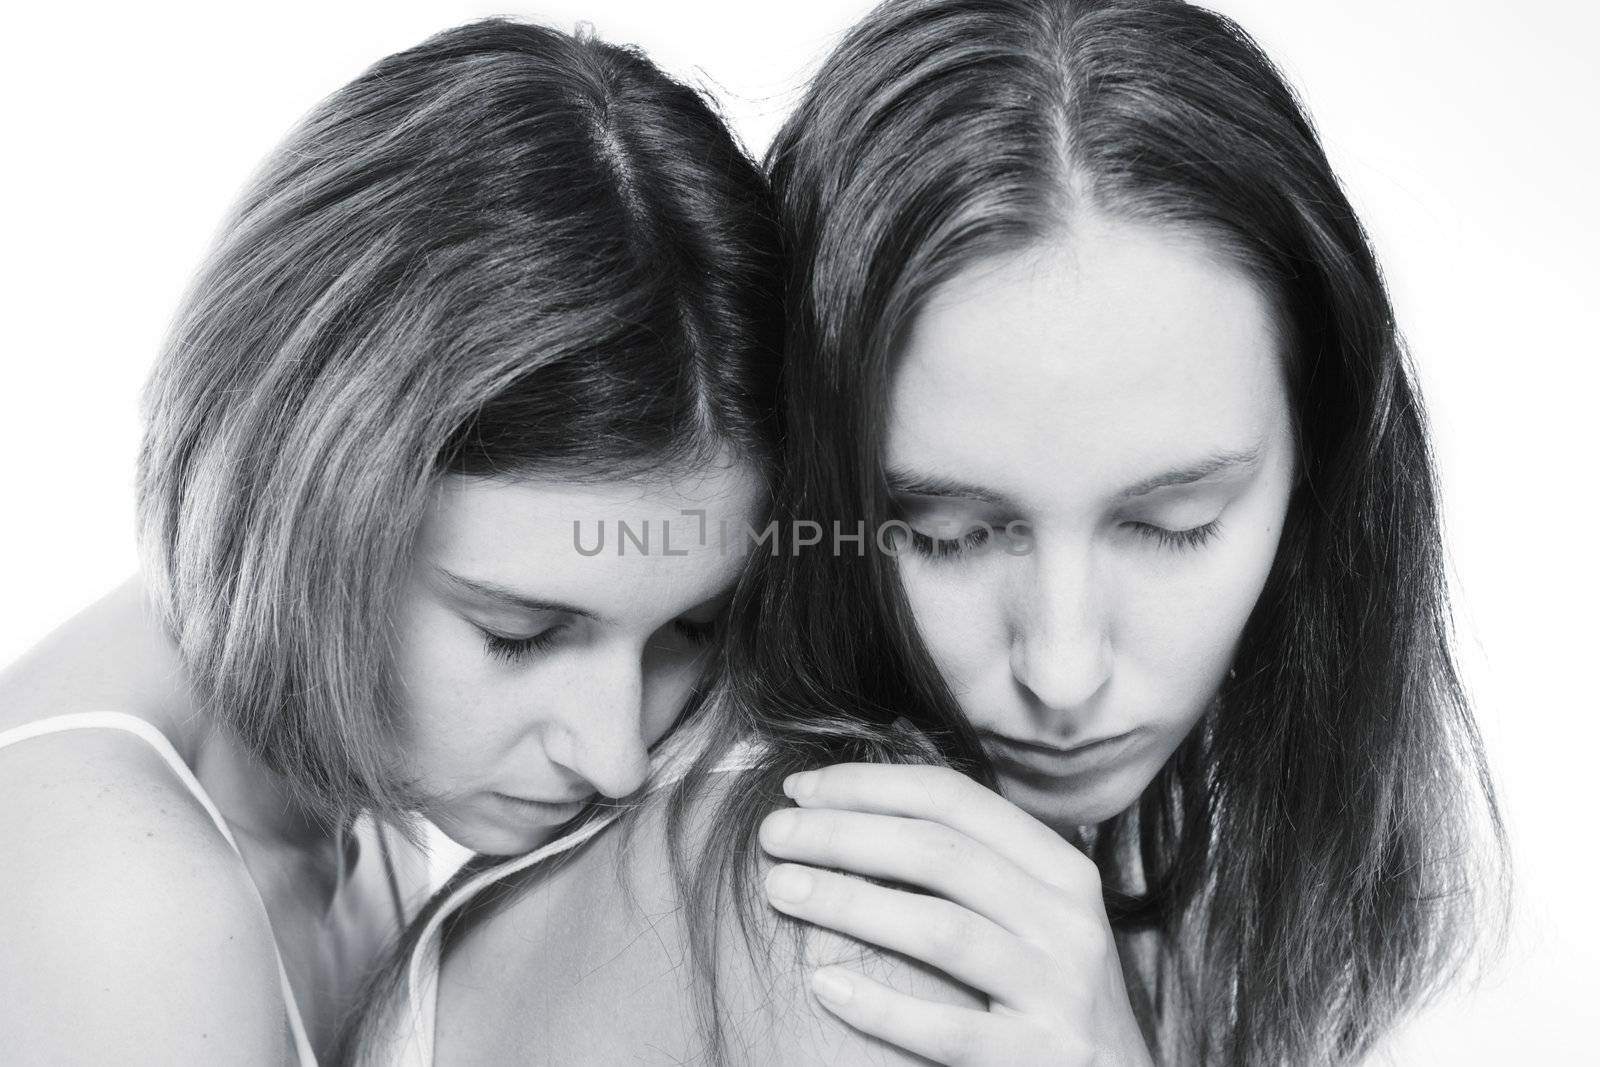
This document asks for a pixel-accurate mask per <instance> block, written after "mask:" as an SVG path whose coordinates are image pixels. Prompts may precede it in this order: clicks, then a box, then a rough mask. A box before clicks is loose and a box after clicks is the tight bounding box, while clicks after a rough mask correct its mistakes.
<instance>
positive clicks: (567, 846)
mask: <svg viewBox="0 0 1600 1067" xmlns="http://www.w3.org/2000/svg"><path fill="white" fill-rule="evenodd" d="M698 743H699V739H697V738H693V737H692V736H691V735H690V733H689V730H688V729H685V730H682V731H679V733H678V734H675V735H673V737H672V738H669V739H668V741H667V743H666V744H664V745H662V746H661V748H660V750H658V751H657V752H656V753H655V755H654V757H653V758H652V760H651V763H652V774H651V777H650V783H649V785H648V786H647V790H646V791H647V792H650V793H655V792H659V791H660V790H662V789H665V788H667V787H668V786H671V785H674V784H676V783H677V782H678V781H679V780H680V779H681V778H682V777H683V775H684V773H685V772H686V771H687V770H688V768H689V766H690V764H691V763H692V762H693V756H694V752H695V745H696V744H698ZM763 748H764V746H763V745H762V744H760V743H759V742H755V741H750V740H743V741H740V742H739V743H737V744H735V745H733V746H732V747H731V748H730V749H729V750H728V752H727V754H726V755H724V757H723V758H722V759H721V760H720V761H718V762H717V764H716V766H714V767H713V768H712V769H711V770H712V773H713V774H726V773H729V772H733V771H742V770H748V769H749V768H751V767H753V766H755V765H756V763H757V762H758V760H759V758H760V756H761V753H762V751H763ZM627 810H628V809H626V808H612V809H610V810H608V811H607V812H606V813H605V814H602V815H599V816H596V817H595V818H594V819H593V820H592V821H590V822H587V823H584V824H583V825H582V826H580V827H578V828H577V829H576V830H573V831H572V832H571V833H569V834H567V835H566V836H564V837H560V838H557V839H556V840H554V841H552V842H550V843H549V844H547V845H545V846H544V847H542V848H538V849H535V850H534V851H532V852H529V853H527V854H526V855H522V856H516V857H513V858H512V859H509V860H507V861H506V862H504V863H500V864H496V865H495V866H493V867H486V868H484V869H483V870H481V871H479V872H478V873H477V874H474V875H472V876H471V877H469V878H467V879H466V880H465V881H463V882H462V883H461V884H460V885H457V886H455V887H454V888H453V889H451V890H450V893H449V896H448V897H446V898H445V899H444V900H443V901H442V902H441V903H440V904H439V906H438V907H437V908H436V909H434V912H433V914H432V915H430V916H429V917H428V920H427V922H426V923H425V924H424V926H423V928H422V932H421V934H419V935H418V937H417V940H416V941H415V942H414V943H413V945H412V948H411V958H410V960H409V961H408V965H407V967H406V985H405V990H406V996H405V999H404V1001H403V1002H402V1003H403V1008H404V1010H405V1012H406V1018H404V1019H402V1020H399V1021H398V1024H397V1025H396V1027H395V1028H394V1031H395V1033H396V1037H397V1041H396V1045H395V1047H394V1048H393V1049H392V1051H391V1055H392V1056H394V1059H392V1060H391V1061H390V1062H391V1063H392V1065H393V1067H432V1064H433V1037H434V1030H435V1025H436V1023H435V1020H436V1015H437V1012H438V1003H439V954H440V953H439V949H440V946H439V936H440V934H439V932H440V930H441V929H442V927H443V926H444V923H445V920H447V919H448V918H450V916H451V915H454V914H455V913H456V912H457V911H460V910H461V908H462V906H463V905H465V904H467V903H468V902H469V901H471V900H472V899H473V898H474V897H475V896H477V895H478V894H479V893H480V892H482V891H483V890H484V889H486V888H487V887H489V886H491V885H493V884H494V883H496V882H499V881H501V880H503V879H505V878H509V877H511V876H512V875H514V874H516V873H517V872H518V871H524V870H527V869H528V868H529V867H532V866H533V865H535V864H537V863H542V862H543V861H544V860H547V859H549V858H550V857H552V856H556V855H559V854H560V853H563V852H570V851H571V850H572V849H575V848H577V847H578V846H579V845H581V844H583V843H584V842H585V841H588V840H589V839H590V838H592V837H594V836H595V835H596V834H598V833H599V832H600V831H602V830H604V829H605V828H606V827H608V826H610V825H611V824H612V823H613V822H616V821H617V819H618V818H620V817H621V816H622V815H623V814H625V813H626V811H627ZM391 1018H392V1017H391Z"/></svg>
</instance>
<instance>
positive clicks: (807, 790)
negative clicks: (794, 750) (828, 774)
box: [783, 771, 817, 800]
mask: <svg viewBox="0 0 1600 1067" xmlns="http://www.w3.org/2000/svg"><path fill="white" fill-rule="evenodd" d="M816 789H817V776H816V775H815V774H813V773H811V772H810V771H798V772H796V773H795V774H791V775H789V777H787V778H785V779H784V780H783V795H784V796H786V797H788V798H789V799H790V800H804V799H805V798H806V797H809V796H810V795H811V794H812V793H814V792H816Z"/></svg>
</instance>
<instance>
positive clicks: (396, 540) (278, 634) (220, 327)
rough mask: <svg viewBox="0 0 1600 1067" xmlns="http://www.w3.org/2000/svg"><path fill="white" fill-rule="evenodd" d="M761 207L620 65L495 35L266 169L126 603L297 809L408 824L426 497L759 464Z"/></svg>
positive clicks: (651, 75) (163, 386)
mask: <svg viewBox="0 0 1600 1067" xmlns="http://www.w3.org/2000/svg"><path fill="white" fill-rule="evenodd" d="M776 249H777V244H776V229H775V225H774V223H773V220H772V212H771V208H770V203H769V197H768V194H767V190H766V184H765V181H764V179H763V177H762V176H761V174H760V172H759V170H758V169H757V168H756V167H755V166H754V164H753V163H752V162H751V161H750V160H749V159H748V158H747V157H746V155H745V154H744V153H743V152H742V150H741V149H740V147H739V146H738V144H737V143H736V142H735V140H734V139H733V137H732V136H731V135H730V134H729V132H728V131H727V129H726V128H725V127H724V126H723V124H722V123H721V121H720V120H719V118H718V117H717V115H716V114H715V113H714V111H713V109H712V108H711V107H710V106H709V105H708V103H707V102H706V101H705V100H704V99H702V98H701V97H700V96H699V95H698V94H697V93H695V92H694V91H692V90H690V89H688V88H686V87H685V86H683V85H680V84H678V83H676V82H674V81H672V80H671V79H669V78H668V77H667V76H666V75H664V74H663V73H662V72H661V71H659V70H658V69H656V68H655V67H654V66H653V65H651V64H650V62H649V61H648V60H646V59H645V58H644V57H643V56H642V55H640V54H639V53H637V52H635V51H632V50H630V49H625V48H620V47H616V46H613V45H609V44H606V43H603V42H600V41H598V40H595V39H593V38H592V36H589V35H587V34H584V35H580V36H577V37H574V36H570V35H567V34H563V33H560V32H557V31H554V30H550V29H546V28H542V27H539V26H534V25H525V24H520V23H515V22H510V21H504V20H490V21H484V22H479V23H474V24H470V25H466V26H463V27H460V28H457V29H453V30H449V31H447V32H444V33H441V34H439V35H437V36H435V37H433V38H430V39H429V40H427V41H426V42H424V43H423V44H421V45H419V46H417V47H415V48H412V49H410V50H408V51H404V52H401V53H398V54H396V55H393V56H390V57H388V58H386V59H384V60H382V61H380V62H378V63H377V64H376V65H374V66H373V67H372V68H371V69H369V70H368V71H367V72H366V73H364V74H362V75H361V76H360V77H358V78H356V79H355V80H354V81H353V82H351V83H350V84H348V85H346V86H345V87H344V88H342V89H340V90H339V91H337V92H336V93H334V94H333V95H332V96H330V97H329V98H328V99H326V100H325V101H323V103H322V104H321V105H320V106H318V107H317V108H316V109H315V110H314V111H313V112H312V113H311V114H310V115H309V116H308V117H307V118H306V119H305V120H304V121H303V122H302V123H301V124H300V126H299V127H298V128H297V129H296V130H295V131H294V132H293V133H291V134H290V135H289V137H288V139H287V140H286V141H285V142H284V143H283V144H282V145H281V146H280V147H279V148H278V149H277V151H276V152H275V153H274V154H273V155H272V156H271V157H270V158H269V159H268V161H267V162H266V163H265V165H264V167H263V169H262V170H261V172H260V173H259V174H258V175H257V177H256V178H255V179H254V180H253V182H252V184H251V185H250V186H249V187H248V189H247V190H246V192H245V193H244V195H243V198H242V200H241V201H240V203H239V204H238V205H237V208H236V210H235V213H234V215H233V217H232V219H231V221H229V222H228V223H227V225H226V226H225V227H224V229H223V231H222V234H221V237H220V239H219V242H218V244H217V246H216V247H215V249H214V251H213V252H212V253H211V255H210V258H209V259H208V260H207V262H206V263H205V265H204V266H203V268H202V270H201V271H200V273H199V275H198V277H197V279H196V281H195V283H194V285H193V288H192V291H191V292H190V294H189V295H188V297H187V300H186V303H185V304H184V306H183V307H182V309H181V312H180V314H179V315H178V317H177V320H176V324H175V326H174V328H173V331H172V334H171V337H170V340H169V341H168V343H167V345H166V349H165V351H164V353H163V354H162V356H161V358H160V361H159V363H158V365H157V367H156V369H155V371H154V375H153V378H152V380H151V381H150V383H149V385H148V387H147V392H146V395H145V405H146V416H147V429H146V431H145V436H144V439H143V444H142V448H141V452H140V459H139V480H138V511H139V529H140V543H141V552H142V554H143V556H144V559H145V563H144V566H145V576H146V581H147V583H148V584H149V586H150V588H151V590H152V593H153V596H154V599H155V600H156V602H157V604H158V607H159V609H160V610H161V612H162V614H163V616H164V622H165V625H166V626H167V627H168V628H169V629H170V632H171V633H172V634H173V635H174V637H175V639H176V641H177V643H178V645H179V647H180V650H181V654H182V657H183V661H184V663H185V665H186V667H187V669H188V671H189V673H190V677H191V681H192V684H193V685H194V686H195V687H196V690H197V693H198V695H199V696H200V698H201V699H202V700H203V701H204V703H205V705H206V707H207V708H208V709H209V710H210V712H211V713H212V714H213V715H214V716H215V717H216V718H217V719H218V720H219V721H220V722H221V723H222V724H223V725H224V726H225V727H227V728H228V729H231V730H232V731H233V732H234V733H235V734H236V735H237V736H238V737H239V738H241V739H242V740H243V741H244V742H245V743H246V744H247V745H248V746H249V748H250V749H251V750H252V751H253V752H254V753H255V754H256V755H258V756H259V757H260V758H261V759H262V760H263V761H264V762H265V763H266V764H267V765H268V766H269V767H271V768H272V769H273V770H275V771H276V772H278V773H280V774H281V775H283V777H284V778H285V779H286V780H287V782H288V783H289V785H290V786H291V787H292V788H294V789H295V790H297V791H298V793H299V795H300V796H301V797H302V798H303V799H304V800H305V801H307V802H308V804H309V805H310V806H311V808H312V810H314V811H318V812H322V813H326V814H328V815H329V816H330V817H335V816H336V815H340V814H345V813H350V812H355V811H362V810H371V811H374V812H377V813H380V814H384V815H389V816H400V815H402V814H403V813H404V812H405V811H407V810H408V809H409V808H410V807H412V806H413V805H414V803H415V801H416V799H417V798H415V797H411V796H408V795H407V789H406V785H405V783H403V782H398V781H395V780H393V779H392V777H391V771H392V770H393V769H394V768H395V767H396V765H397V764H396V761H395V759H394V758H393V757H394V754H395V746H396V745H397V744H399V743H402V741H403V737H402V734H401V732H400V730H399V724H397V723H395V722H394V721H392V718H393V717H392V715H391V711H390V709H391V708H392V706H393V704H392V700H391V695H392V693H391V686H392V684H393V683H392V681H391V674H392V669H391V666H392V663H391V661H392V653H391V645H392V632H391V626H390V624H389V620H390V617H391V616H390V612H391V610H392V607H393V603H394V597H395V594H396V591H397V589H398V588H399V585H400V582H401V581H402V580H403V578H404V576H405V573H406V569H407V567H408V565H409V560H410V556H411V552H412V549H413V545H414V541H415V538H416V536H417V532H418V527H419V524H420V521H421V517H422V516H423V514H424V509H425V506H426V503H427V501H428V499H429V497H430V493H431V491H432V489H433V487H434V486H435V485H436V482H437V480H438V479H439V478H440V477H441V476H442V475H444V474H446V473H452V472H453V473H461V474H466V475H475V476H483V477H494V478H506V479H515V478H516V477H518V476H519V475H523V474H528V473H532V472H539V473H542V474H550V473H557V474H559V475H561V476H564V477H571V478H574V479H590V480H593V479H620V478H628V477H633V476H636V475H639V474H641V473H645V472H647V471H648V472H662V471H666V472H670V471H672V470H674V469H679V468H682V467H688V466H692V465H697V464H700V463H704V462H708V461H710V460H712V459H713V457H716V456H718V455H721V454H726V453H729V452H731V453H733V454H735V455H739V456H741V458H748V459H751V460H753V461H755V462H757V463H762V462H764V461H765V458H766V457H768V456H769V455H770V453H771V449H772V437H773V434H774V429H773V425H772V405H773V403H774V390H775V382H776V374H777V356H776V353H777V349H778V344H779V332H780V331H781V312H780V308H781V304H780V299H779V291H778V290H779V280H778V270H779V261H778V256H777V251H776Z"/></svg>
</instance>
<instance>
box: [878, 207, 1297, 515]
mask: <svg viewBox="0 0 1600 1067" xmlns="http://www.w3.org/2000/svg"><path fill="white" fill-rule="evenodd" d="M1286 417H1287V405H1286V399H1285V394H1284V388H1283V380H1282V361H1281V358H1280V354H1279V342H1278V335H1277V330H1276V327H1275V323H1274V320H1273V317H1272V315H1271V313H1270V310H1269V305H1268V303H1267V301H1266V300H1265V299H1264V298H1263V296H1262V295H1261V293H1260V292H1259V290H1258V288H1257V286H1256V285H1255V284H1254V283H1253V281H1252V280H1251V279H1250V278H1248V277H1247V276H1246V275H1245V274H1244V273H1243V272H1242V271H1241V270H1239V269H1238V268H1236V267H1234V266H1233V265H1232V264H1231V263H1229V262H1228V261H1226V260H1225V259H1224V258H1222V257H1221V256H1220V255H1217V254H1214V253H1213V252H1212V251H1210V250H1209V249H1208V248H1207V247H1206V246H1205V243H1204V242H1203V241H1202V240H1200V239H1198V238H1196V237H1192V236H1190V235H1188V234H1185V233H1182V232H1176V231H1169V230H1167V229H1164V228H1153V227H1148V226H1142V225H1136V224H1130V223H1122V222H1117V221H1114V220H1108V219H1105V218H1103V217H1098V216H1095V217H1084V218H1083V219H1082V220H1080V222H1079V223H1078V224H1076V225H1074V226H1073V228H1072V229H1071V231H1070V232H1069V233H1067V234H1066V235H1065V236H1064V237H1063V238H1062V239H1061V240H1059V241H1057V242H1054V243H1050V244H1046V245H1041V246H1037V247H1034V248H1030V249H1027V250H1024V251H1023V252H1021V253H1018V254H1016V255H1014V256H1008V257H1004V258H1001V259H998V260H995V261H991V262H989V263H985V264H980V265H978V266H977V267H974V268H973V269H970V270H968V271H967V272H965V273H963V274H961V275H958V276H957V277H955V278H954V279H952V280H951V281H950V282H949V283H947V284H946V285H944V286H943V287H941V288H940V289H939V290H937V291H936V292H935V293H934V295H933V296H932V298H931V299H930V300H929V302H928V303H927V305H926V306H925V307H924V308H923V310H922V312H921V313H920V314H919V316H918V319H917V322H916V324H915V328H914V329H913V331H912V334H911V336H910V339H909V342H908V344H907V345H906V348H905V351H904V352H903V353H902V354H901V358H900V362H899V364H898V366H897V368H896V373H895V380H894V387H893V392H892V395H891V411H890V427H889V440H888V453H889V454H888V456H887V459H888V462H889V463H890V464H891V465H894V466H905V467H910V468H913V469H924V468H928V467H939V468H940V469H942V470H954V469H958V470H960V471H961V472H963V473H964V474H965V475H966V476H968V477H970V478H973V479H974V480H980V481H983V482H984V484H988V485H992V486H993V487H995V488H997V489H1001V490H1002V491H1006V492H1009V493H1012V494H1014V495H1016V496H1017V497H1018V498H1020V499H1027V498H1028V497H1029V495H1030V493H1029V489H1030V483H1035V485H1036V486H1037V485H1045V486H1049V487H1050V491H1052V492H1054V491H1057V490H1059V488H1060V486H1061V485H1062V483H1063V481H1067V482H1072V481H1077V482H1081V483H1083V488H1085V489H1086V490H1092V489H1097V488H1109V487H1110V486H1111V485H1112V484H1113V483H1116V484H1126V483H1129V482H1133V481H1137V480H1138V479H1140V478H1142V477H1145V476H1147V475H1149V474H1150V473H1151V470H1152V468H1156V467H1161V466H1164V465H1165V466H1170V465H1172V464H1174V463H1180V462H1184V461H1191V460H1193V459H1195V458H1196V457H1197V456H1199V455H1203V454H1205V453H1207V452H1210V451H1230V450H1241V449H1246V448H1248V447H1250V446H1251V445H1252V444H1254V443H1256V442H1258V441H1261V440H1262V439H1263V438H1270V437H1271V436H1273V435H1274V433H1273V432H1274V430H1276V429H1277V428H1278V425H1279V423H1281V422H1282V420H1284V419H1286Z"/></svg>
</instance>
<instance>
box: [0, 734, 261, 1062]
mask: <svg viewBox="0 0 1600 1067" xmlns="http://www.w3.org/2000/svg"><path fill="white" fill-rule="evenodd" d="M0 813H3V816H0V856H4V857H5V859H6V867H7V874H6V877H4V878H0V943H3V944H4V946H5V949H4V951H3V952H0V1032H4V1033H5V1034H6V1043H7V1054H8V1060H7V1062H9V1063H58V1062H119V1063H145V1062H149V1063H156V1062H160V1063H190V1062H194V1063H200V1062H220V1060H219V1057H225V1058H226V1059H227V1060H228V1061H229V1062H237V1063H242V1064H250V1063H281V1062H283V1061H284V1059H285V1057H286V1056H287V1055H288V1047H289V1046H288V1044H287V1041H288V1038H287V1031H286V1028H285V1023H284V1020H285V1013H284V1011H285V1010H284V1006H283V997H282V993H281V991H280V989H279V985H278V974H277V963H276V956H275V954H274V949H273V944H272V939H271V938H272V935H271V929H270V926H269V924H268V921H267V917H266V913H265V911H264V910H263V908H262V907H261V904H260V899H259V897H258V896H257V895H256V893H255V891H254V888H253V887H252V885H251V884H250V880H249V874H248V872H247V871H246V870H245V868H244V865H243V864H242V863H241V862H240V860H239V859H238V857H237V855H236V854H235V853H234V852H233V851H232V849H231V848H230V847H229V846H228V844H227V842H226V841H224V840H223V839H222V837H221V835H220V834H218V833H217V830H216V828H215V827H214V826H213V825H212V823H211V821H210V819H209V817H208V816H207V815H206V814H205V812H204V810H203V809H202V808H201V807H200V805H199V804H198V802H197V801H196V800H195V799H194V798H193V797H192V796H191V795H190V794H189V793H188V791H187V790H186V789H185V788H184V787H183V785H182V784H181V783H180V782H178V781H177V779H176V778H175V777H174V776H173V774H172V772H171V770H170V769H169V768H168V767H167V766H166V764H165V762H164V761H163V760H162V759H161V758H160V756H158V755H157V754H156V753H155V752H154V751H153V750H152V749H151V748H150V746H149V745H148V744H146V743H145V742H143V741H141V740H140V739H139V738H137V737H134V736H132V735H129V734H126V733H121V732H118V731H111V730H74V731H69V732H64V733H60V734H51V735H47V736H44V737H37V738H33V739H31V740H28V741H25V742H22V743H19V744H16V745H12V746H10V747H8V748H6V749H3V750H0Z"/></svg>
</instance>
